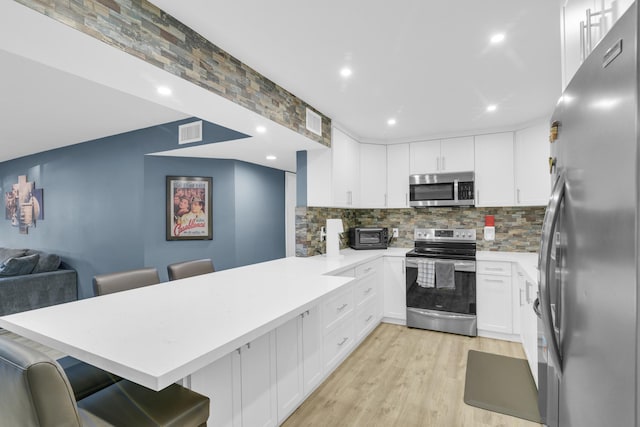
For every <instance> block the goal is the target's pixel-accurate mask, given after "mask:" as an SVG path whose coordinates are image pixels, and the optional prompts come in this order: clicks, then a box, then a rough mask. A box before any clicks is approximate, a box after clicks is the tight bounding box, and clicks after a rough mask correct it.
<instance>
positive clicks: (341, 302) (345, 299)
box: [322, 286, 353, 331]
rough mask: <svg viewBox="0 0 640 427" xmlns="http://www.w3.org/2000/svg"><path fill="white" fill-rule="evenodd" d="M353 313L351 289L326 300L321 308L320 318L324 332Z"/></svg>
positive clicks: (349, 287) (348, 288)
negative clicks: (322, 320) (322, 321)
mask: <svg viewBox="0 0 640 427" xmlns="http://www.w3.org/2000/svg"><path fill="white" fill-rule="evenodd" d="M352 312H353V287H352V286H348V287H347V289H345V290H343V291H340V292H339V293H337V294H336V295H334V296H332V297H331V298H329V299H327V300H326V301H325V302H324V304H323V306H322V318H323V319H324V330H325V331H327V330H329V329H331V328H332V327H333V326H335V324H336V323H338V322H339V321H340V320H341V319H343V318H344V317H346V316H347V315H349V314H350V313H352Z"/></svg>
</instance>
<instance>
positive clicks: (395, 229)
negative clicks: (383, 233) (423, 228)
mask: <svg viewBox="0 0 640 427" xmlns="http://www.w3.org/2000/svg"><path fill="white" fill-rule="evenodd" d="M393 237H396V238H397V237H398V229H397V228H394V229H393Z"/></svg>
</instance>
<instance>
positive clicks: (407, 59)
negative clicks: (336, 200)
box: [151, 0, 561, 142]
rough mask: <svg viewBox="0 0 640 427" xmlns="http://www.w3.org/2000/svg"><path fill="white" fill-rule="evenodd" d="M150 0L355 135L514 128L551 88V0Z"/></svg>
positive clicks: (555, 15)
mask: <svg viewBox="0 0 640 427" xmlns="http://www.w3.org/2000/svg"><path fill="white" fill-rule="evenodd" d="M151 2H152V3H154V4H156V5H157V6H158V7H160V8H161V9H163V10H164V11H166V12H168V13H169V14H171V15H173V16H174V17H175V18H177V19H178V20H180V21H182V22H183V23H184V24H186V25H187V26H189V27H191V28H193V29H194V30H196V31H198V32H199V33H200V34H201V35H203V36H204V37H205V38H207V39H208V40H210V41H211V42H213V43H214V44H216V45H218V46H219V47H221V48H222V49H224V50H226V51H227V52H229V53H231V54H232V55H233V56H235V57H236V58H238V59H240V60H241V61H243V62H244V63H246V64H247V65H249V66H250V67H252V68H254V69H255V70H257V71H258V72H260V73H261V74H263V75H265V76H266V77H268V78H269V79H271V80H273V81H274V82H276V83H277V84H279V85H280V86H282V87H284V88H285V89H287V90H289V91H290V92H292V93H293V94H295V95H297V96H298V97H300V98H302V99H303V100H305V101H306V102H308V103H309V104H311V105H313V106H314V107H315V108H317V109H319V110H320V111H322V112H323V113H324V114H326V115H328V116H329V117H331V118H332V120H333V121H334V123H336V124H337V125H339V126H340V127H341V128H342V129H343V130H345V131H346V132H348V133H350V134H351V135H352V136H353V137H355V138H356V139H358V140H360V141H362V142H383V141H384V142H400V141H410V140H416V139H424V138H430V137H434V136H441V135H460V134H464V133H471V132H477V131H483V130H491V129H500V128H513V127H514V126H516V127H517V126H520V125H523V124H527V123H530V122H531V121H533V120H536V119H540V118H543V117H545V118H546V117H548V116H550V114H551V112H552V110H553V107H554V105H555V103H556V101H557V99H558V97H559V96H560V93H561V71H560V1H559V0H542V1H531V0H483V1H478V0H455V1H435V0H400V1H396V2H390V1H388V0H348V1H344V0H341V1H338V0H325V1H316V2H307V1H300V0H279V1H277V2H268V1H264V0H234V1H216V0H190V1H188V2H184V1H182V2H177V1H174V0H151ZM498 32H503V33H504V34H505V36H506V38H505V40H504V42H503V43H501V44H500V45H491V43H490V37H491V36H492V35H493V34H495V33H498ZM345 65H348V66H349V67H351V68H352V70H353V74H352V76H351V77H350V78H348V79H343V78H342V77H341V76H340V75H339V70H340V69H341V68H342V67H343V66H345ZM489 104H496V105H497V110H496V111H495V112H494V113H487V111H486V107H487V105H489ZM390 117H395V118H396V119H397V124H396V125H395V126H394V127H392V128H390V127H389V126H388V125H387V124H386V121H387V119H388V118H390Z"/></svg>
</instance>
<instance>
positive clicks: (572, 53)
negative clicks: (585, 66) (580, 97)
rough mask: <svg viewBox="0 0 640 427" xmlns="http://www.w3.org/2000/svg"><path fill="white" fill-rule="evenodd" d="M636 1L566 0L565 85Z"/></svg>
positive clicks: (564, 18) (563, 14)
mask: <svg viewBox="0 0 640 427" xmlns="http://www.w3.org/2000/svg"><path fill="white" fill-rule="evenodd" d="M632 3H633V0H565V1H564V4H563V7H562V33H563V34H562V37H561V43H562V48H561V49H562V50H561V52H562V87H563V89H564V88H566V87H567V85H568V84H569V82H570V81H571V78H572V77H573V75H574V74H575V73H576V71H577V70H578V68H579V67H580V64H582V62H583V61H584V59H585V58H586V57H587V56H589V54H590V53H591V51H592V50H593V48H594V47H595V46H596V45H597V44H598V42H599V41H600V40H601V39H602V38H603V37H604V35H605V34H606V33H607V32H608V31H609V30H610V29H611V27H612V26H613V24H614V23H615V22H616V21H617V20H618V19H619V18H620V16H622V15H623V14H624V12H626V11H627V9H628V8H629V6H631V4H632Z"/></svg>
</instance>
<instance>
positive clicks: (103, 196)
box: [0, 119, 285, 298]
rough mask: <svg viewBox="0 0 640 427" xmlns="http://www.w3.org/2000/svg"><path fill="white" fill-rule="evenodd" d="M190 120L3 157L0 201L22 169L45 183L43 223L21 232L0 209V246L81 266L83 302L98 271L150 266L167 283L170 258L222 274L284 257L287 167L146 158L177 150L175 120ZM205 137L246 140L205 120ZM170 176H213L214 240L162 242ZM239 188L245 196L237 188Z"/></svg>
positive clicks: (39, 183) (206, 140)
mask: <svg viewBox="0 0 640 427" xmlns="http://www.w3.org/2000/svg"><path fill="white" fill-rule="evenodd" d="M193 120H194V119H187V120H181V121H177V122H173V123H168V124H164V125H161V126H154V127H150V128H146V129H141V130H137V131H133V132H128V133H125V134H121V135H116V136H112V137H107V138H102V139H99V140H95V141H90V142H85V143H82V144H76V145H72V146H69V147H65V148H60V149H56V150H51V151H47V152H43V153H39V154H35V155H32V156H27V157H23V158H20V159H16V160H11V161H7V162H3V163H0V192H1V194H2V195H3V197H2V199H4V193H5V192H7V191H9V190H10V189H11V187H12V185H13V184H14V183H17V181H18V176H19V175H27V180H28V181H35V183H36V187H37V188H42V189H44V197H43V198H44V203H43V204H44V219H43V220H42V221H38V223H37V226H36V227H32V228H29V233H28V234H26V235H25V234H20V233H19V230H18V228H16V227H12V226H11V222H10V221H9V220H5V219H4V215H2V218H0V246H3V247H13V248H18V247H19V248H33V249H39V250H43V251H48V252H54V253H57V254H60V255H61V256H62V258H63V261H65V262H66V263H67V264H69V265H70V266H71V267H73V268H74V269H76V270H77V271H78V278H79V289H78V292H79V295H80V297H81V298H85V297H89V296H92V295H93V289H92V278H93V276H94V275H96V274H102V273H109V272H114V271H122V270H127V269H134V268H140V267H144V266H148V267H156V268H157V269H158V271H159V273H160V277H161V279H162V280H167V273H166V266H167V264H170V263H172V262H178V261H183V260H188V259H197V258H212V259H213V260H214V264H215V267H216V269H217V270H222V269H226V268H232V267H236V266H240V265H245V264H248V263H252V262H257V261H263V260H270V259H276V258H280V257H283V256H284V253H285V242H284V239H285V237H284V236H285V234H284V215H285V213H284V212H285V211H284V172H283V171H278V170H274V169H270V168H265V167H262V166H257V165H253V164H248V163H244V162H239V161H234V160H219V159H197V158H184V157H167V156H150V155H147V154H148V153H153V152H159V151H164V150H170V149H174V148H178V146H177V138H178V126H179V125H180V124H183V123H188V122H191V121H193ZM203 135H204V143H212V142H218V141H223V140H229V139H234V138H242V137H244V136H245V135H243V134H240V133H237V132H233V131H231V130H229V129H226V128H223V127H220V126H217V125H215V124H212V123H207V122H205V123H204V128H203ZM167 175H186V176H211V177H212V178H213V240H204V241H166V240H165V230H166V224H165V209H166V198H165V197H166V196H165V177H166V176H167ZM237 187H241V188H243V189H245V193H244V194H237ZM252 198H253V200H256V201H259V202H260V204H261V207H260V208H257V206H258V205H257V204H252ZM2 211H4V209H3V210H2ZM258 225H259V228H258ZM263 227H264V228H263ZM264 229H268V230H269V242H268V243H267V244H264V245H261V244H260V245H259V244H256V241H262V238H261V237H256V235H255V234H253V233H254V232H255V231H256V230H264ZM257 239H260V240H257Z"/></svg>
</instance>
